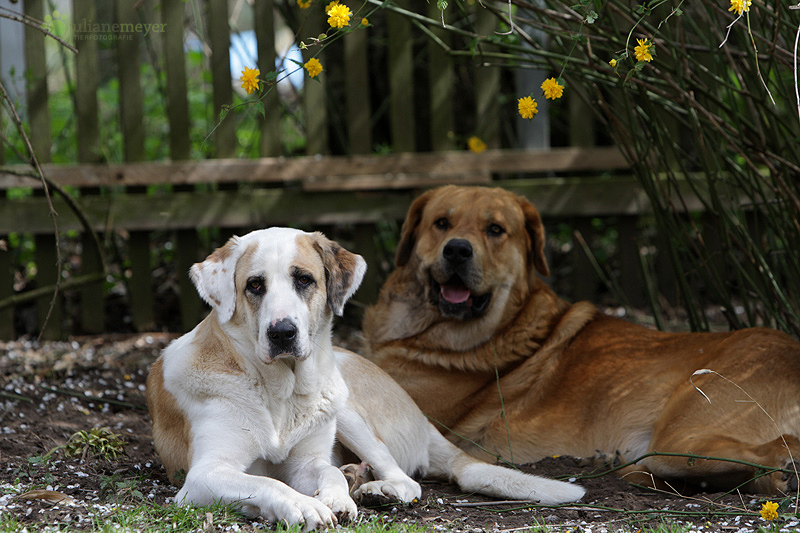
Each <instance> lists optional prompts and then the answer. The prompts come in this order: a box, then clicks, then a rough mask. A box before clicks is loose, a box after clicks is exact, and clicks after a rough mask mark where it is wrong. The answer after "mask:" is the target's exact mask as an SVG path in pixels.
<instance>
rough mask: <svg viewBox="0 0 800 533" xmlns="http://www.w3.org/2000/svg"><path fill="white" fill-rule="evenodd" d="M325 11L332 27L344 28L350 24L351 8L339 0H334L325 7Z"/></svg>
mask: <svg viewBox="0 0 800 533" xmlns="http://www.w3.org/2000/svg"><path fill="white" fill-rule="evenodd" d="M325 13H327V15H328V25H329V26H330V27H331V28H344V27H345V26H347V25H348V24H350V17H351V16H352V13H351V12H350V8H349V7H347V6H346V5H344V4H340V3H339V0H334V1H333V2H331V3H330V4H328V7H326V8H325Z"/></svg>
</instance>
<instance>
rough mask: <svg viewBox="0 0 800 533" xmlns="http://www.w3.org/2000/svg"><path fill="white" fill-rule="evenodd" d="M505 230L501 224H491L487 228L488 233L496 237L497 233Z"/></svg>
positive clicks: (499, 233) (500, 233)
mask: <svg viewBox="0 0 800 533" xmlns="http://www.w3.org/2000/svg"><path fill="white" fill-rule="evenodd" d="M505 232H506V230H505V229H504V228H503V226H501V225H500V224H489V227H488V228H486V233H488V234H489V235H491V236H495V237H496V236H497V235H502V234H503V233H505Z"/></svg>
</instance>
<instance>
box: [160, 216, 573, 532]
mask: <svg viewBox="0 0 800 533" xmlns="http://www.w3.org/2000/svg"><path fill="white" fill-rule="evenodd" d="M365 270H366V266H365V263H364V260H363V259H362V258H361V257H360V256H358V255H355V254H352V253H350V252H348V251H347V250H344V249H343V248H342V247H340V246H339V245H337V244H336V243H334V242H332V241H330V240H328V239H327V238H325V237H324V236H323V235H322V234H320V233H305V232H301V231H298V230H293V229H286V228H270V229H266V230H259V231H254V232H252V233H249V234H247V235H245V236H244V237H240V238H239V237H234V238H232V239H231V240H230V241H228V243H227V244H225V246H223V247H221V248H219V249H217V250H216V251H215V252H214V253H212V254H211V255H210V256H209V257H208V258H207V259H206V260H205V261H203V262H202V263H198V264H196V265H194V266H193V267H192V269H191V278H192V280H193V282H194V284H195V286H196V287H197V290H198V292H199V293H200V295H201V296H202V297H203V299H204V300H205V301H206V302H208V303H209V304H210V305H211V307H212V312H211V313H210V314H209V315H208V317H206V319H205V320H203V321H202V322H201V323H200V324H199V325H198V326H197V327H196V328H194V330H192V331H191V332H189V333H187V334H186V335H184V336H182V337H181V338H179V339H177V340H176V341H174V342H173V343H172V344H170V345H169V346H168V347H167V348H166V349H165V350H164V353H163V354H162V356H161V357H160V358H159V359H158V360H157V361H156V362H155V363H154V364H153V366H152V368H151V370H150V375H149V376H148V379H147V403H148V407H149V409H150V415H151V417H152V419H153V440H154V442H155V447H156V450H157V451H158V453H159V455H160V456H161V460H162V462H163V463H164V466H165V468H166V470H167V473H168V475H169V477H170V480H172V481H173V482H176V481H178V480H179V479H178V478H180V477H181V472H182V473H183V474H185V480H184V483H183V487H182V488H181V490H180V492H179V493H178V495H177V497H176V500H177V501H178V502H179V503H184V502H193V503H196V504H210V503H214V502H222V503H234V504H236V505H238V506H239V507H240V508H241V509H242V510H243V511H244V512H246V513H248V514H260V515H262V516H264V517H265V518H267V519H269V520H271V521H283V522H285V523H287V524H302V525H303V526H304V528H305V529H306V530H309V529H316V528H319V527H324V526H328V525H331V524H335V523H336V521H337V518H343V519H352V518H354V517H355V516H356V512H357V511H356V504H355V503H354V501H353V499H352V498H351V496H350V493H349V488H348V484H347V481H346V479H345V476H344V474H343V473H342V472H341V471H340V470H339V468H338V466H339V461H341V460H343V459H344V458H345V457H347V456H352V455H353V454H354V455H355V456H356V457H357V458H358V460H359V461H362V462H363V463H362V464H365V465H366V464H368V465H369V466H370V467H371V471H372V472H371V473H372V474H373V476H374V480H371V481H367V482H365V483H364V484H362V485H361V486H360V487H357V488H356V489H355V490H354V492H353V495H354V496H355V497H356V498H359V497H362V496H365V495H374V496H380V497H386V498H390V499H393V500H400V501H405V502H408V501H412V500H413V499H414V498H417V497H419V496H420V495H421V490H420V486H419V484H418V483H417V482H416V481H414V480H413V479H412V478H411V477H409V476H411V475H415V474H416V475H420V476H430V477H438V478H445V479H450V480H453V481H455V482H457V483H458V484H459V486H460V487H461V488H462V489H463V490H465V491H471V492H481V493H484V494H488V495H491V496H496V497H501V498H514V499H523V500H533V501H539V502H542V503H548V504H554V503H561V502H567V501H574V500H577V499H579V498H580V497H581V496H582V495H583V493H584V491H583V489H582V488H580V487H578V486H575V485H570V484H568V483H562V482H558V481H553V480H549V479H543V478H538V477H534V476H530V475H526V474H522V473H520V472H518V471H515V470H511V469H507V468H503V467H499V466H492V465H488V464H486V463H483V462H480V461H478V460H476V459H473V458H471V457H469V456H467V455H466V454H464V453H463V452H462V451H460V450H459V449H458V448H456V447H455V446H454V445H452V444H451V443H450V442H449V441H447V440H446V439H445V438H444V437H442V436H441V435H440V433H439V432H438V431H437V430H436V429H435V428H434V427H433V426H432V425H431V424H430V422H428V420H427V419H426V418H425V417H424V415H423V414H422V413H421V411H420V410H419V409H418V408H417V407H416V405H415V404H414V402H413V401H412V400H411V398H410V397H409V396H408V395H407V394H406V393H405V392H404V391H403V390H402V389H401V388H400V387H399V386H398V385H397V384H396V383H394V382H393V381H392V380H391V378H390V377H389V376H388V375H387V374H385V373H384V372H382V371H381V370H380V369H378V368H377V367H376V366H375V365H373V364H372V363H370V362H369V361H367V360H366V359H364V358H362V357H360V356H358V355H356V354H353V353H351V352H347V351H345V350H340V349H335V348H334V347H333V346H332V343H331V327H332V318H333V314H334V313H335V314H337V315H341V314H342V309H343V307H344V304H345V302H346V301H347V300H348V299H349V298H350V297H351V296H352V295H353V293H354V292H355V290H356V289H357V288H358V286H359V284H360V283H361V280H362V278H363V275H364V272H365ZM336 437H338V440H339V444H337V445H336V450H334V442H335V438H336Z"/></svg>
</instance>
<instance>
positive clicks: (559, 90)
mask: <svg viewBox="0 0 800 533" xmlns="http://www.w3.org/2000/svg"><path fill="white" fill-rule="evenodd" d="M542 92H543V93H544V97H545V98H549V99H550V100H556V99H558V98H561V95H562V94H564V86H563V85H561V84H560V83H558V81H557V80H556V79H555V78H547V79H546V80H544V83H542Z"/></svg>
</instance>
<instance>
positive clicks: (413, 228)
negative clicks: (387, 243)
mask: <svg viewBox="0 0 800 533" xmlns="http://www.w3.org/2000/svg"><path fill="white" fill-rule="evenodd" d="M436 190H438V189H433V190H430V191H427V192H424V193H422V195H420V196H419V197H418V198H417V199H416V200H414V202H413V203H412V204H411V207H409V208H408V214H407V215H406V219H405V221H404V222H403V228H402V229H401V230H400V242H399V243H398V244H397V254H396V255H395V257H394V264H395V266H398V267H401V266H405V265H406V264H407V263H408V260H409V259H411V251H412V250H413V249H414V244H415V243H416V241H417V228H418V227H419V223H420V222H421V221H422V212H423V211H424V210H425V206H426V205H427V204H428V202H429V201H430V199H431V196H433V194H434V192H435V191H436Z"/></svg>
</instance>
